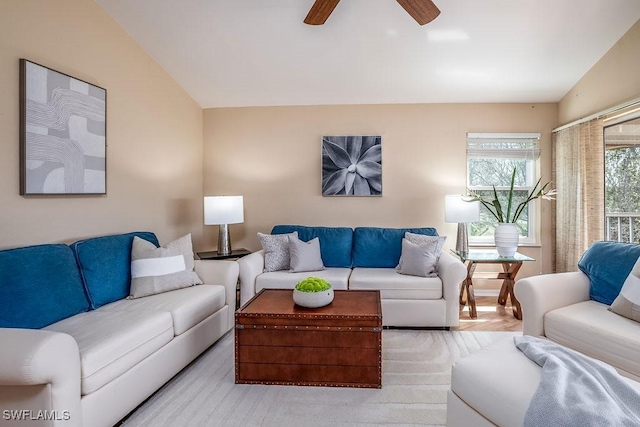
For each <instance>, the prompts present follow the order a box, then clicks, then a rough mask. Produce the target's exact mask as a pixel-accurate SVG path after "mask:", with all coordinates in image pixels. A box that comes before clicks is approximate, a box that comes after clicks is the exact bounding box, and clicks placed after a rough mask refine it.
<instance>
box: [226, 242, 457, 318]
mask: <svg viewBox="0 0 640 427" xmlns="http://www.w3.org/2000/svg"><path fill="white" fill-rule="evenodd" d="M238 264H239V265H240V302H241V305H244V304H245V303H246V302H247V301H249V300H250V299H251V298H252V297H253V296H254V295H255V294H256V293H258V292H260V291H261V290H262V289H293V288H294V287H295V285H296V284H297V283H298V282H300V281H301V280H302V279H305V278H307V277H309V276H316V277H321V278H323V279H325V280H327V281H328V282H329V283H331V285H332V287H333V288H334V289H336V290H340V289H342V290H346V289H368V290H380V297H381V300H382V323H383V325H384V326H396V327H444V328H450V327H455V326H458V323H459V313H460V305H459V301H458V296H459V293H460V283H461V282H462V280H464V278H465V277H466V274H467V271H466V269H465V267H464V264H462V262H460V260H458V259H457V258H455V257H453V256H451V255H449V254H448V253H444V252H443V253H442V254H441V255H440V259H439V261H438V276H437V277H416V276H407V275H402V274H398V273H397V272H396V271H395V269H394V268H359V267H356V268H353V269H351V268H339V267H328V268H326V269H325V270H321V271H314V272H306V273H290V272H289V271H273V272H268V273H264V272H263V270H264V252H263V251H258V252H254V253H252V254H251V255H248V256H245V257H243V258H241V259H239V260H238Z"/></svg>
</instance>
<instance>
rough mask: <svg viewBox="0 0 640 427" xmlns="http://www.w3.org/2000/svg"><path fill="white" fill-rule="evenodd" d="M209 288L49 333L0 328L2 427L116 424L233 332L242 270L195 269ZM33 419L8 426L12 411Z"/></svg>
mask: <svg viewBox="0 0 640 427" xmlns="http://www.w3.org/2000/svg"><path fill="white" fill-rule="evenodd" d="M195 270H196V273H197V274H198V275H199V276H200V278H201V279H202V280H203V281H204V283H205V284H203V285H197V286H192V287H189V288H184V289H179V290H174V291H170V292H165V293H161V294H157V295H153V296H148V297H144V298H140V299H134V300H128V299H123V300H119V301H115V302H112V303H110V304H107V305H104V306H102V307H100V308H98V309H96V310H92V311H87V312H84V313H80V314H76V315H74V316H72V317H69V318H66V319H64V320H61V321H59V322H57V323H54V324H52V325H49V326H47V327H45V328H43V329H11V328H0V342H2V343H3V344H2V347H3V349H2V351H0V409H1V411H0V417H2V421H0V424H1V425H3V426H12V425H15V426H20V427H28V426H38V427H42V426H65V427H66V426H85V427H101V426H105V427H106V426H112V425H114V424H115V423H117V422H118V421H119V420H120V419H122V418H123V417H125V416H126V415H127V414H128V413H129V412H130V411H132V410H133V409H135V408H136V406H138V405H139V404H140V403H142V402H143V401H144V400H145V399H146V398H147V397H149V396H150V395H151V394H153V393H154V392H155V391H156V390H157V389H158V388H160V387H161V386H162V385H163V384H164V383H165V382H167V381H168V380H169V379H170V378H171V377H173V376H174V375H175V374H176V373H178V372H179V371H180V370H182V369H183V368H184V367H185V366H187V365H188V364H189V363H190V362H191V361H192V360H193V359H195V358H196V357H197V356H198V355H199V354H201V353H202V352H203V351H204V350H206V349H207V348H208V347H209V346H211V345H212V344H213V343H214V342H216V341H217V340H218V339H219V338H220V337H221V336H223V335H224V334H225V333H226V332H227V331H229V330H230V329H231V328H232V326H233V324H234V318H233V316H234V308H235V299H236V285H237V278H238V265H237V263H235V262H233V261H196V265H195ZM11 410H14V411H31V412H23V414H24V416H25V417H27V418H35V417H37V415H38V411H47V412H46V416H50V417H53V418H55V419H53V420H48V421H43V420H34V421H25V420H13V421H11V420H8V419H6V418H7V417H8V412H6V411H11Z"/></svg>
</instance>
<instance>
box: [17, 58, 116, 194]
mask: <svg viewBox="0 0 640 427" xmlns="http://www.w3.org/2000/svg"><path fill="white" fill-rule="evenodd" d="M106 105H107V91H106V90H105V89H103V88H101V87H98V86H95V85H93V84H91V83H87V82H85V81H82V80H79V79H76V78H74V77H71V76H68V75H66V74H63V73H60V72H58V71H55V70H52V69H50V68H47V67H44V66H42V65H39V64H36V63H34V62H31V61H27V60H26V59H21V60H20V194H21V195H67V194H84V195H87V194H106V193H107V176H106V173H107V158H106V149H107V125H106V123H107V122H106V111H107V110H106Z"/></svg>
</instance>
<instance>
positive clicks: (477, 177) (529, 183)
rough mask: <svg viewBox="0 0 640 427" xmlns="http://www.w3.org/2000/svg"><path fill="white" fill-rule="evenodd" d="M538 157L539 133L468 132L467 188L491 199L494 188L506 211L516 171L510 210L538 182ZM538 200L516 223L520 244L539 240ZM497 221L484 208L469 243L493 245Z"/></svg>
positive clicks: (473, 228)
mask: <svg viewBox="0 0 640 427" xmlns="http://www.w3.org/2000/svg"><path fill="white" fill-rule="evenodd" d="M539 157H540V134H539V133H468V134H467V187H468V188H469V189H470V190H473V191H475V192H477V193H478V194H480V195H482V196H487V197H489V196H492V194H493V186H495V188H496V191H497V193H498V200H500V204H501V205H502V206H503V207H504V209H505V210H506V206H507V199H508V195H509V187H510V185H511V175H512V174H513V168H516V177H515V184H514V193H515V196H516V198H515V200H514V201H513V210H515V207H516V206H517V205H518V204H519V203H520V202H522V201H524V200H526V198H527V195H528V194H529V192H531V190H533V187H534V185H535V184H536V181H537V180H538V164H537V163H538V158H539ZM536 202H537V200H534V201H533V202H532V203H529V206H528V207H527V209H525V211H524V212H523V214H522V215H521V216H520V218H519V220H518V222H517V223H516V225H517V228H518V230H519V231H520V243H521V244H535V243H537V241H538V225H537V221H536V220H537V215H536V207H537V203H536ZM496 224H497V221H496V219H495V218H494V217H493V215H492V214H491V213H490V212H489V211H488V210H487V209H486V208H485V207H483V206H481V207H480V221H478V222H474V223H472V224H470V226H469V242H470V243H472V244H493V235H494V232H495V227H496Z"/></svg>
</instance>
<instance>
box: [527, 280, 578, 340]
mask: <svg viewBox="0 0 640 427" xmlns="http://www.w3.org/2000/svg"><path fill="white" fill-rule="evenodd" d="M515 294H516V298H518V301H520V305H521V306H522V318H523V322H522V332H523V334H525V335H534V336H537V335H544V315H545V314H547V313H548V312H550V311H551V310H555V309H556V308H560V307H566V306H568V305H571V304H576V303H579V302H582V301H588V300H589V278H588V277H587V276H586V275H585V274H584V273H582V272H580V271H576V272H571V273H555V274H543V275H541V276H532V277H527V278H525V279H520V280H518V281H517V282H516V284H515Z"/></svg>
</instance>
